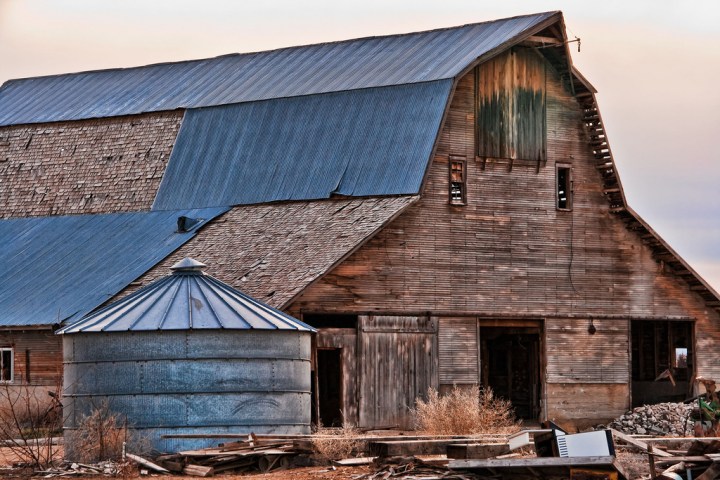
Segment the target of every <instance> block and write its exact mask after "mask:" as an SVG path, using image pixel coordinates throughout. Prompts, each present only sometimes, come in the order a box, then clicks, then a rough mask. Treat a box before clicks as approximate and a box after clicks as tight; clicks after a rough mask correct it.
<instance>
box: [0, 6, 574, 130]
mask: <svg viewBox="0 0 720 480" xmlns="http://www.w3.org/2000/svg"><path fill="white" fill-rule="evenodd" d="M561 17H562V15H561V13H560V12H546V13H538V14H534V15H525V16H520V17H513V18H506V19H502V20H495V21H491V22H483V23H475V24H471V25H465V26H461V27H453V28H445V29H439V30H431V31H426V32H416V33H409V34H403V35H388V36H382V37H369V38H361V39H354V40H346V41H341V42H332V43H322V44H317V45H307V46H301V47H290V48H282V49H278V50H271V51H267V52H258V53H246V54H235V55H226V56H222V57H217V58H210V59H205V60H194V61H187V62H175V63H164V64H158V65H149V66H145V67H137V68H126V69H114V70H101V71H92V72H83V73H74V74H66V75H54V76H47V77H37V78H28V79H21V80H10V81H8V82H6V83H5V84H4V85H3V87H2V89H1V90H0V126H2V125H17V124H21V123H40V122H59V121H67V120H79V119H86V118H98V117H113V116H119V115H132V114H137V113H144V112H157V111H163V110H175V109H178V108H183V109H187V108H197V107H208V106H214V105H226V104H231V103H242V102H252V101H257V100H268V99H272V98H286V97H295V96H301V95H313V94H318V93H328V92H341V91H347V90H357V89H363V88H373V87H385V86H391V85H404V84H411V83H421V82H432V81H435V80H442V79H452V78H455V77H457V76H458V75H459V74H461V73H462V72H463V71H465V69H467V67H468V66H469V65H471V64H473V63H474V62H476V61H477V60H478V59H479V58H481V57H483V56H487V55H492V54H493V53H494V52H497V51H498V50H502V49H505V48H507V47H508V46H511V45H513V44H515V43H517V42H519V41H520V40H522V39H523V38H525V37H527V36H528V35H532V34H533V33H536V32H537V31H540V30H542V29H543V28H544V27H546V26H547V25H549V24H551V23H554V22H556V21H558V20H559V19H560V18H561Z"/></svg>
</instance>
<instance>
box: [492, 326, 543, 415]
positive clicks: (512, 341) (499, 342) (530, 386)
mask: <svg viewBox="0 0 720 480" xmlns="http://www.w3.org/2000/svg"><path fill="white" fill-rule="evenodd" d="M480 339H481V345H482V346H481V348H482V380H483V381H482V383H483V385H487V386H490V387H491V388H492V389H493V392H495V395H496V396H498V397H501V398H504V399H506V400H510V402H511V403H512V405H513V407H514V409H515V415H516V416H517V417H518V418H523V419H537V418H539V415H540V331H539V329H537V328H527V327H526V328H517V327H516V328H503V327H482V328H481V329H480Z"/></svg>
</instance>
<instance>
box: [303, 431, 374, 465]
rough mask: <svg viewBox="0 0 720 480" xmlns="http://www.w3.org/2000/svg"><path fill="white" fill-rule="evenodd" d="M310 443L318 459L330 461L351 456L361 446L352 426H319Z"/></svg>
mask: <svg viewBox="0 0 720 480" xmlns="http://www.w3.org/2000/svg"><path fill="white" fill-rule="evenodd" d="M315 435H316V436H314V437H313V440H312V443H313V447H314V448H315V452H316V453H317V456H318V458H319V459H320V460H323V461H331V460H341V459H343V458H351V457H352V456H354V455H356V454H357V453H358V452H359V451H360V450H361V447H362V441H361V440H360V438H359V436H358V432H357V430H355V428H354V427H352V426H345V427H342V428H326V427H319V428H318V430H317V432H315Z"/></svg>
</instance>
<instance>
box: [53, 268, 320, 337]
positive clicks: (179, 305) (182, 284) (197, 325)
mask: <svg viewBox="0 0 720 480" xmlns="http://www.w3.org/2000/svg"><path fill="white" fill-rule="evenodd" d="M206 266H207V265H205V264H203V263H200V262H198V261H197V260H194V259H192V258H184V259H183V260H181V261H179V262H178V263H176V264H175V265H173V266H172V267H170V269H171V270H172V274H171V275H168V276H165V277H163V278H161V279H159V280H156V281H155V282H153V283H151V284H150V285H147V286H146V287H144V288H142V289H140V290H138V291H136V292H135V293H133V294H132V295H130V296H127V297H125V298H123V299H122V300H119V301H117V302H115V303H112V304H110V305H108V306H107V307H105V308H103V309H102V310H100V311H98V312H96V313H93V314H92V315H89V316H87V317H85V318H83V319H81V320H80V321H78V322H76V323H74V324H72V325H69V326H67V327H65V328H63V329H62V330H60V331H58V333H61V334H65V333H80V332H83V333H87V332H137V331H157V330H215V329H219V330H298V331H306V332H312V331H314V329H313V328H312V327H311V326H309V325H306V324H304V323H303V322H301V321H299V320H297V319H295V318H293V317H291V316H289V315H286V314H284V313H283V312H281V311H279V310H276V309H274V308H272V307H270V306H268V305H266V304H264V303H262V302H259V301H257V300H255V299H254V298H252V297H250V296H248V295H246V294H244V293H242V292H240V291H239V290H236V289H234V288H232V287H231V286H229V285H227V284H225V283H223V282H221V281H220V280H218V279H216V278H213V277H211V276H210V275H206V274H205V273H204V272H203V269H204V268H205V267H206Z"/></svg>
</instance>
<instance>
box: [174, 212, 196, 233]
mask: <svg viewBox="0 0 720 480" xmlns="http://www.w3.org/2000/svg"><path fill="white" fill-rule="evenodd" d="M198 223H200V219H199V218H190V217H186V216H185V215H180V216H179V217H178V219H177V231H178V233H186V232H189V231H190V230H192V229H193V228H194V227H195V226H196V225H197V224H198Z"/></svg>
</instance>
